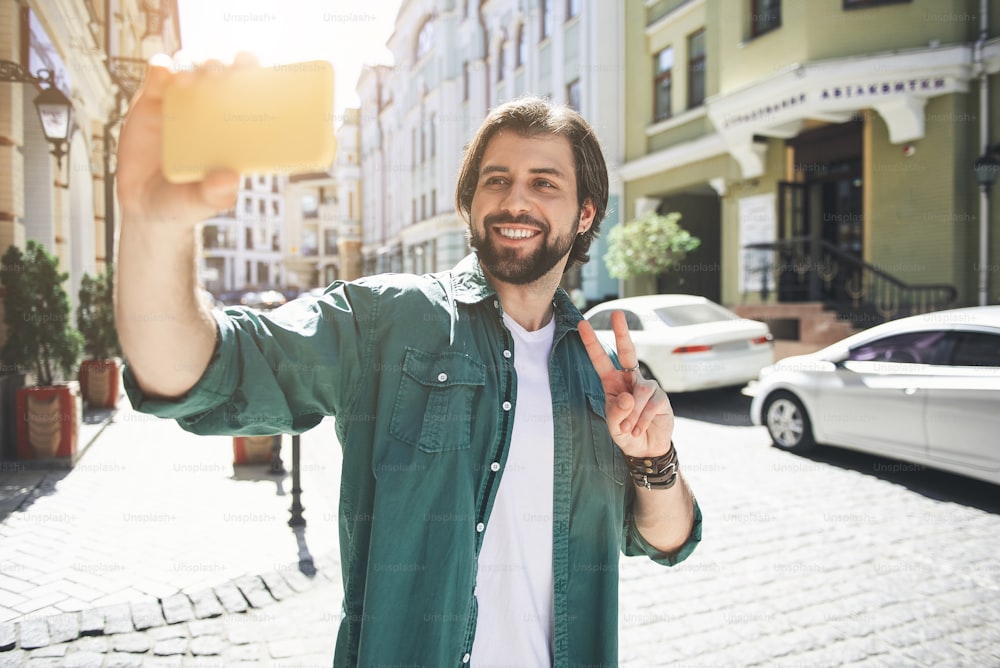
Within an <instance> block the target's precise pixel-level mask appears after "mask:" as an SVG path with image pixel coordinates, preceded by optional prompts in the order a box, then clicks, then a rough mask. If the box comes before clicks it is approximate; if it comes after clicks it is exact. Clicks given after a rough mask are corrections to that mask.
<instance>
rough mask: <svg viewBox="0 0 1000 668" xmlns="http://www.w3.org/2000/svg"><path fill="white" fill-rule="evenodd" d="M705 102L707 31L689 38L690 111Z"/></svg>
mask: <svg viewBox="0 0 1000 668" xmlns="http://www.w3.org/2000/svg"><path fill="white" fill-rule="evenodd" d="M704 101H705V29H704V28H702V29H701V30H699V31H698V32H696V33H693V34H692V35H690V36H688V109H694V108H695V107H700V106H701V104H702V103H703V102H704Z"/></svg>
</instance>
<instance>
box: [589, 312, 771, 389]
mask: <svg viewBox="0 0 1000 668" xmlns="http://www.w3.org/2000/svg"><path fill="white" fill-rule="evenodd" d="M612 311H622V312H624V314H625V321H626V323H627V324H628V329H629V332H630V333H631V336H632V341H633V343H635V350H636V353H637V355H638V358H639V368H640V371H641V372H642V374H643V375H644V376H645V377H647V378H653V379H655V380H656V381H658V382H659V383H660V386H661V387H662V388H663V389H664V390H665V391H667V392H690V391H694V390H706V389H711V388H716V387H727V386H731V385H743V384H745V383H746V382H747V381H749V380H751V379H753V378H756V377H757V375H758V374H759V373H760V370H761V368H763V367H765V366H767V365H768V364H771V363H772V362H773V361H774V344H773V342H772V340H771V339H772V337H771V331H770V330H769V329H768V326H767V325H766V324H764V323H762V322H758V321H756V320H747V319H744V318H741V317H739V316H738V315H736V314H735V313H733V312H732V311H730V310H729V309H727V308H724V307H722V306H720V305H719V304H716V303H715V302H713V301H711V300H709V299H705V298H704V297H696V296H693V295H647V296H644V297H626V298H624V299H612V300H611V301H607V302H604V303H603V304H598V305H597V306H595V307H594V308H592V309H590V310H589V311H587V313H586V314H584V317H585V318H586V319H587V322H589V323H590V324H591V325H592V326H593V328H594V330H595V331H596V332H597V337H598V338H599V339H600V340H601V342H602V343H604V344H605V345H607V346H610V347H611V348H612V349H614V348H615V333H614V331H612V329H611V313H612Z"/></svg>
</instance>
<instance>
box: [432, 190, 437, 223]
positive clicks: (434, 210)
mask: <svg viewBox="0 0 1000 668" xmlns="http://www.w3.org/2000/svg"><path fill="white" fill-rule="evenodd" d="M437 198H438V191H437V188H431V217H432V218H433V217H434V216H436V215H437Z"/></svg>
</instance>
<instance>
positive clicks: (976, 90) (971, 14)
mask: <svg viewBox="0 0 1000 668" xmlns="http://www.w3.org/2000/svg"><path fill="white" fill-rule="evenodd" d="M624 5H625V9H624V11H625V14H626V15H625V21H624V25H625V31H626V34H625V39H624V49H625V58H626V72H627V77H628V84H627V90H628V91H629V95H628V96H627V98H626V100H625V102H624V105H625V124H624V125H625V128H624V132H625V156H624V158H625V159H624V164H623V166H622V168H621V172H620V173H621V176H622V179H623V181H624V184H625V185H624V190H625V198H624V202H623V204H624V209H625V210H624V211H623V215H624V219H625V220H631V219H632V218H633V217H634V216H636V215H638V214H639V213H642V212H644V211H646V210H649V209H658V210H660V211H661V212H664V213H665V212H671V211H679V212H681V214H682V216H683V217H682V219H681V224H682V225H683V226H684V227H686V228H687V229H689V230H690V231H691V232H692V233H694V234H695V235H697V236H698V237H700V238H701V240H702V246H701V248H699V249H698V250H696V251H695V252H693V253H691V254H690V255H689V256H688V258H687V260H686V261H685V262H684V263H681V264H679V265H678V266H676V267H675V270H674V271H672V272H669V273H668V274H666V275H664V276H661V277H659V278H658V279H655V280H654V279H650V280H648V281H630V282H629V283H628V285H627V286H626V292H630V293H643V292H656V291H667V292H694V293H700V294H704V295H705V296H707V297H709V298H712V299H715V300H718V301H720V302H722V303H724V304H726V305H728V306H732V307H736V308H738V310H742V311H743V312H745V313H747V314H750V315H752V316H753V317H759V318H761V319H768V320H770V321H771V322H772V323H773V328H774V329H775V330H776V334H777V335H778V336H779V338H788V339H798V340H802V341H809V342H813V343H821V342H824V339H829V338H839V337H840V336H843V334H844V333H846V331H849V329H850V327H849V326H855V327H866V326H869V325H871V324H874V323H875V322H878V321H880V320H883V319H887V318H893V317H899V316H901V315H906V314H908V313H911V312H915V311H924V310H930V309H934V308H940V307H944V306H947V305H969V304H976V303H980V302H981V301H982V302H984V303H997V302H998V301H1000V271H997V269H998V268H1000V233H998V225H997V224H996V222H995V221H996V219H997V217H998V216H1000V208H998V207H997V206H995V205H991V206H989V208H988V209H987V210H986V211H987V213H991V214H992V215H986V216H983V215H981V214H980V190H979V188H978V186H977V181H976V177H975V173H974V171H973V163H974V162H975V161H976V159H977V156H979V155H980V154H981V153H983V150H984V147H986V146H991V145H992V144H993V143H995V142H994V141H993V140H991V139H990V137H991V136H993V135H992V134H991V132H993V131H995V128H996V125H997V124H996V122H995V119H996V117H997V115H998V114H1000V106H998V105H1000V95H998V94H997V83H1000V82H997V81H996V79H997V76H996V73H997V71H998V70H1000V38H998V37H997V35H998V34H1000V11H996V7H995V6H994V8H993V9H994V11H993V13H992V14H990V15H989V16H988V18H987V19H985V20H983V19H982V16H983V14H984V13H985V11H986V10H987V9H988V3H986V2H978V1H976V0H784V1H782V0H659V1H656V0H647V1H646V2H629V3H624ZM984 26H985V27H984ZM989 84H992V85H993V87H992V89H989V88H988V86H989ZM984 87H985V88H986V89H987V90H989V94H988V95H986V96H985V97H986V100H987V102H988V104H981V100H980V97H981V96H980V91H981V90H983V89H984ZM986 119H989V121H990V122H988V123H986V122H984V121H985V120H986ZM987 228H992V229H988V232H989V235H988V241H987V244H986V245H985V247H984V248H985V250H986V252H985V259H984V254H983V253H982V250H981V243H980V238H981V232H982V230H984V229H987ZM824 307H825V311H826V312H825V314H823V313H821V311H822V310H824ZM834 321H840V322H839V323H837V322H834Z"/></svg>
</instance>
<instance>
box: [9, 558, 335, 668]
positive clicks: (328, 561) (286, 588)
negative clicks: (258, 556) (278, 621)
mask: <svg viewBox="0 0 1000 668" xmlns="http://www.w3.org/2000/svg"><path fill="white" fill-rule="evenodd" d="M318 562H319V563H320V564H321V567H320V566H317V565H315V564H314V563H313V562H311V561H304V562H299V563H297V564H290V565H289V566H288V567H287V568H285V569H282V570H280V571H271V572H268V573H264V574H262V575H246V576H242V577H239V578H236V579H235V580H232V581H230V582H228V583H225V584H222V585H218V586H216V587H212V588H209V589H205V590H201V591H198V592H195V593H192V594H185V593H183V592H180V593H176V594H172V595H170V596H168V597H166V598H160V599H149V600H142V601H136V602H133V603H119V604H115V605H106V606H101V607H97V608H90V609H87V610H82V611H79V612H64V613H60V614H57V615H48V616H43V617H29V618H27V619H22V620H19V621H16V622H4V623H0V665H3V664H5V657H4V654H5V653H8V652H14V651H15V650H22V651H24V652H30V651H34V650H44V648H47V647H51V646H54V645H60V644H63V643H70V642H73V641H76V640H79V639H81V638H85V637H89V636H111V635H121V634H129V633H135V632H142V631H148V630H151V629H154V628H158V627H169V626H172V625H175V624H183V623H185V622H198V621H201V620H207V619H212V618H215V617H221V616H223V615H232V614H244V613H248V612H250V611H252V610H256V609H260V608H264V607H267V606H269V605H271V604H273V603H276V602H279V601H284V600H287V599H289V598H291V597H293V596H295V595H296V594H301V593H304V592H306V591H309V590H311V589H313V588H315V587H317V586H319V585H321V584H327V583H337V582H339V579H340V569H339V567H338V565H337V564H338V562H337V560H336V558H334V556H333V555H326V556H324V557H321V558H320V559H319V560H318ZM8 656H10V655H8Z"/></svg>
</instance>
